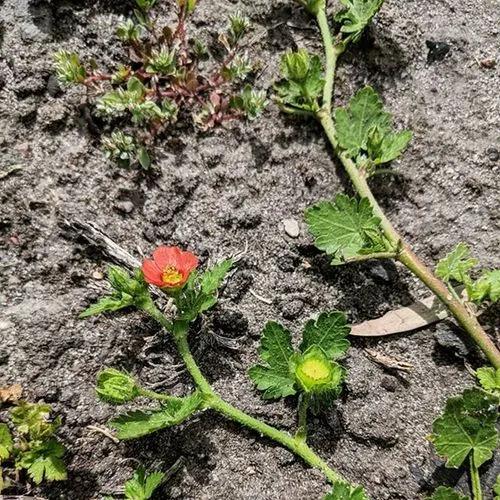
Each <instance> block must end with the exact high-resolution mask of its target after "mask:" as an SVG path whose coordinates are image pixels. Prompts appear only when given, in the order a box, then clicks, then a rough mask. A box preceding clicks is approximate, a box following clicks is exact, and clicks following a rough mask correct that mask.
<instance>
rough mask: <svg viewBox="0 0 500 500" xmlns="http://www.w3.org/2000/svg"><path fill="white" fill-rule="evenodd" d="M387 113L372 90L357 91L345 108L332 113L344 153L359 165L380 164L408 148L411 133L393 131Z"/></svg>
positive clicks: (365, 88) (367, 88)
mask: <svg viewBox="0 0 500 500" xmlns="http://www.w3.org/2000/svg"><path fill="white" fill-rule="evenodd" d="M391 122H392V118H391V115H390V113H388V112H386V111H384V105H383V103H382V100H381V99H380V97H379V96H378V94H377V93H376V92H375V91H374V90H373V88H372V87H364V88H363V89H361V90H359V91H358V92H357V93H356V94H355V95H354V97H353V98H352V99H351V101H350V102H349V105H348V106H347V107H346V108H337V109H336V110H335V124H336V133H337V138H338V141H339V145H340V147H341V148H342V149H344V150H345V154H347V155H348V156H349V157H351V158H352V159H354V160H355V161H356V162H357V163H358V164H359V165H362V164H364V163H365V162H366V158H368V160H369V161H371V162H372V163H373V165H379V164H382V163H387V162H389V161H392V160H394V159H396V158H397V157H398V156H399V155H400V154H401V153H402V152H403V150H404V149H405V148H406V147H407V145H408V143H409V142H410V139H411V137H412V134H411V132H409V131H403V132H393V130H392V123H391Z"/></svg>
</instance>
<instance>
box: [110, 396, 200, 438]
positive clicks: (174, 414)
mask: <svg viewBox="0 0 500 500" xmlns="http://www.w3.org/2000/svg"><path fill="white" fill-rule="evenodd" d="M201 403H202V397H201V395H200V394H199V393H198V392H195V393H193V394H191V395H190V396H186V397H184V398H177V399H172V400H169V401H168V402H167V403H165V404H164V405H163V407H162V408H161V409H159V410H150V411H140V410H138V411H132V412H129V413H126V414H124V415H120V416H119V417H117V418H115V419H113V420H111V421H110V422H109V426H110V427H111V428H113V429H116V431H117V437H118V439H124V440H125V439H135V438H138V437H142V436H146V435H148V434H152V433H153V432H156V431H159V430H160V429H165V428H167V427H172V426H173V425H178V424H180V423H182V422H183V421H184V420H186V419H187V418H188V417H189V416H191V415H192V414H193V413H194V412H195V411H196V410H197V409H198V408H199V407H200V405H201Z"/></svg>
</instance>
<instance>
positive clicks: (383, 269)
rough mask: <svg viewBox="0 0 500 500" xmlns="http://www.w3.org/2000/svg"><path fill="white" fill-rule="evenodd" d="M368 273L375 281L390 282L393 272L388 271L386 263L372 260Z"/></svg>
mask: <svg viewBox="0 0 500 500" xmlns="http://www.w3.org/2000/svg"><path fill="white" fill-rule="evenodd" d="M368 273H369V275H370V277H371V278H373V279H374V280H375V281H377V282H382V283H390V282H391V281H393V279H394V273H391V272H390V269H389V268H388V266H387V265H383V264H381V263H380V262H374V263H373V265H372V266H371V267H370V269H369V270H368Z"/></svg>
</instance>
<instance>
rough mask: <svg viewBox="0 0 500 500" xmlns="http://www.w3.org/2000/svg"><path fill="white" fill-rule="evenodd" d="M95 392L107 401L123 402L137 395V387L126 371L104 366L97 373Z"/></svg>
mask: <svg viewBox="0 0 500 500" xmlns="http://www.w3.org/2000/svg"><path fill="white" fill-rule="evenodd" d="M96 392H97V395H98V396H99V397H100V398H101V399H102V400H104V401H107V402H108V403H113V404H123V403H128V402H129V401H132V400H133V399H135V398H136V397H137V396H139V387H138V386H137V384H136V382H135V380H134V379H133V378H132V377H131V376H130V375H129V374H128V373H125V372H121V371H119V370H115V369H114V368H106V369H105V370H103V371H102V372H100V373H99V374H98V375H97V386H96Z"/></svg>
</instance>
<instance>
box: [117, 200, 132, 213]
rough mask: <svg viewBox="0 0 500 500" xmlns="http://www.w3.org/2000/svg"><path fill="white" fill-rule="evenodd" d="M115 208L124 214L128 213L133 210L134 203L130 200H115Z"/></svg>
mask: <svg viewBox="0 0 500 500" xmlns="http://www.w3.org/2000/svg"><path fill="white" fill-rule="evenodd" d="M115 209H116V210H118V211H119V212H123V213H125V214H130V213H131V212H132V211H133V210H134V204H133V203H132V202H131V201H117V202H116V203H115Z"/></svg>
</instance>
